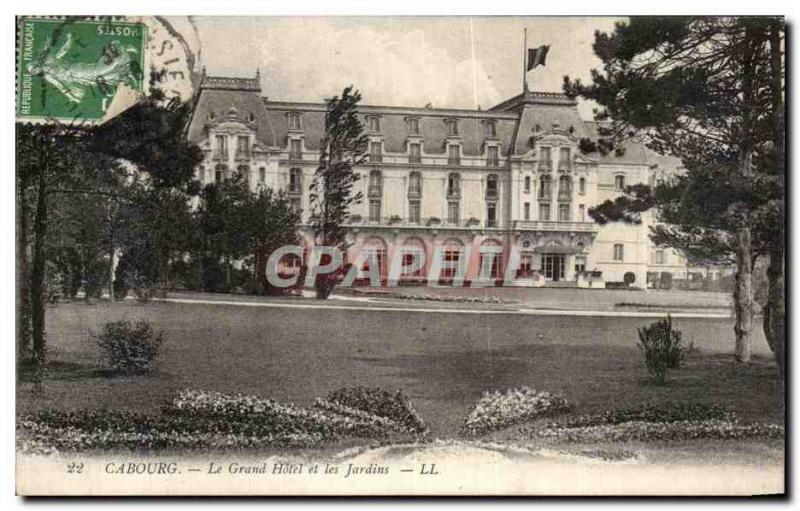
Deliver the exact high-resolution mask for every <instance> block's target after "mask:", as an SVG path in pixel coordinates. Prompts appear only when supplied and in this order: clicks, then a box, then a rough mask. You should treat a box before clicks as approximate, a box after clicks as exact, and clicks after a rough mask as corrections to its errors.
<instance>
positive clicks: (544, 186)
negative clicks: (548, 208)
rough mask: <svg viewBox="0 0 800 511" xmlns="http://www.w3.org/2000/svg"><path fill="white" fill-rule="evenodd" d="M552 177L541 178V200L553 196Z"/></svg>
mask: <svg viewBox="0 0 800 511" xmlns="http://www.w3.org/2000/svg"><path fill="white" fill-rule="evenodd" d="M550 183H551V181H550V176H542V177H540V178H539V199H549V198H550V196H551V190H550Z"/></svg>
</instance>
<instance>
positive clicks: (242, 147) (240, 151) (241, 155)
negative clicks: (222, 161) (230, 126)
mask: <svg viewBox="0 0 800 511" xmlns="http://www.w3.org/2000/svg"><path fill="white" fill-rule="evenodd" d="M236 158H237V159H247V158H250V137H248V136H247V135H239V136H237V137H236Z"/></svg>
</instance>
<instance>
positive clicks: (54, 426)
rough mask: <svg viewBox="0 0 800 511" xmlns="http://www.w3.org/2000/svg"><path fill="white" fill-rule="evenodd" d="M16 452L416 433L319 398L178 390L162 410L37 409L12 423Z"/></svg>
mask: <svg viewBox="0 0 800 511" xmlns="http://www.w3.org/2000/svg"><path fill="white" fill-rule="evenodd" d="M17 427H18V430H19V433H20V438H21V439H22V440H21V442H20V443H21V445H20V448H21V449H22V450H28V451H30V450H33V451H40V452H41V451H44V452H47V451H49V450H58V451H81V450H92V449H130V450H158V449H169V448H180V449H253V448H263V447H268V446H272V447H296V446H313V445H315V444H318V443H320V442H323V441H332V440H337V439H342V438H345V437H363V438H385V437H386V436H387V435H390V434H398V433H400V434H415V433H417V432H418V430H417V429H411V428H409V427H407V426H406V425H405V424H404V423H399V422H397V421H395V420H393V419H390V418H387V417H382V416H378V415H375V414H372V413H369V412H368V411H364V410H358V409H351V408H348V407H346V406H344V405H341V404H337V403H331V402H328V401H323V400H319V401H318V402H317V405H315V407H314V408H301V407H298V406H295V405H292V404H283V403H278V402H277V401H273V400H271V399H263V398H260V397H257V396H248V395H242V394H235V395H230V394H222V393H220V392H206V391H196V390H184V391H181V392H180V393H179V394H178V395H177V396H176V397H175V398H174V399H172V400H171V401H170V402H169V403H168V404H167V405H165V406H164V408H163V413H162V414H161V415H143V414H137V413H130V412H117V411H105V410H99V411H92V410H79V411H67V412H60V411H43V412H40V413H38V414H36V415H31V416H27V417H22V418H21V419H19V420H18V422H17Z"/></svg>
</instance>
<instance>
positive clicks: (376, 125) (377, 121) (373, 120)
mask: <svg viewBox="0 0 800 511" xmlns="http://www.w3.org/2000/svg"><path fill="white" fill-rule="evenodd" d="M367 123H368V125H369V131H370V133H380V131H381V118H380V117H378V116H376V115H370V116H369V117H367Z"/></svg>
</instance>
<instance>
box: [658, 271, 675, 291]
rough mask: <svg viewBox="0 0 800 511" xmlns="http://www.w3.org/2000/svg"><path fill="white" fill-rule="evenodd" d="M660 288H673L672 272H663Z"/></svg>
mask: <svg viewBox="0 0 800 511" xmlns="http://www.w3.org/2000/svg"><path fill="white" fill-rule="evenodd" d="M658 287H659V289H667V290H669V289H672V274H671V273H670V272H668V271H664V272H661V282H660V283H659V286H658Z"/></svg>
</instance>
